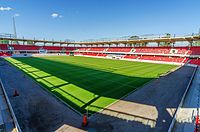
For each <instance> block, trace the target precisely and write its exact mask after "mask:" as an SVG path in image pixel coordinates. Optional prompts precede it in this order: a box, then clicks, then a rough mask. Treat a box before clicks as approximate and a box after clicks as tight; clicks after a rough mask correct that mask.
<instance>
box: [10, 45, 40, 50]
mask: <svg viewBox="0 0 200 132" xmlns="http://www.w3.org/2000/svg"><path fill="white" fill-rule="evenodd" d="M10 46H12V47H13V48H14V50H39V49H40V47H39V46H34V45H10Z"/></svg>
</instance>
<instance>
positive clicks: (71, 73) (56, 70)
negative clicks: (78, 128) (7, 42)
mask: <svg viewBox="0 0 200 132" xmlns="http://www.w3.org/2000/svg"><path fill="white" fill-rule="evenodd" d="M14 59H15V60H17V61H18V62H16V63H15V62H13V64H14V65H16V66H18V68H19V69H21V70H23V71H24V72H26V74H28V75H30V76H31V77H32V78H34V79H36V80H37V81H38V80H42V82H40V81H38V82H39V83H40V84H41V85H43V86H44V87H45V88H47V89H48V90H49V91H50V92H52V93H54V94H55V95H56V96H58V97H59V98H61V99H62V100H63V101H65V102H66V103H67V104H69V105H70V106H72V107H73V108H75V109H76V110H78V111H79V112H81V113H85V112H86V110H87V109H88V108H87V106H90V105H93V104H95V101H98V100H99V99H100V98H101V97H105V98H109V99H113V100H112V101H110V102H109V103H107V102H106V101H107V100H106V99H105V100H103V102H100V105H99V106H98V105H97V106H98V107H99V108H95V109H93V110H91V111H89V112H90V113H95V112H97V111H98V110H100V109H101V108H100V107H102V108H103V107H105V106H107V105H109V104H110V103H112V102H113V101H115V100H117V99H119V98H121V97H123V96H124V95H126V94H128V93H130V92H131V91H133V90H135V89H136V88H137V87H140V86H142V85H143V84H145V83H147V82H148V81H150V80H152V79H154V78H140V77H130V76H125V75H120V74H115V73H111V72H106V71H101V70H97V69H91V68H87V67H82V66H77V65H73V64H68V63H62V62H55V61H52V60H47V59H43V58H14ZM24 65H28V66H24ZM32 67H33V68H36V69H37V70H34V71H35V72H34V71H31V70H30V71H29V69H30V68H32ZM40 71H42V72H45V73H48V74H49V75H44V76H38V75H39V74H37V72H40ZM52 76H54V77H57V78H59V79H62V80H64V82H65V83H62V84H59V85H55V84H54V83H53V82H51V81H49V79H48V78H50V77H52ZM47 84H49V85H51V86H48V85H47ZM69 84H73V85H75V86H78V87H79V88H81V89H84V90H86V91H88V92H89V93H90V96H92V97H91V98H89V99H87V100H84V97H83V98H82V97H79V96H88V95H81V94H80V93H78V92H77V93H75V94H71V93H70V92H68V90H65V88H62V86H66V85H69ZM68 88H69V87H68ZM58 89H59V90H58ZM60 91H61V92H60ZM72 92H73V91H72ZM61 93H65V95H66V96H68V97H69V96H70V97H69V98H70V99H71V100H70V99H69V98H66V96H63V94H61ZM73 99H74V100H77V101H78V102H80V104H81V105H77V104H76V103H74V100H73Z"/></svg>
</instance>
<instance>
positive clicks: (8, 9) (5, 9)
mask: <svg viewBox="0 0 200 132" xmlns="http://www.w3.org/2000/svg"><path fill="white" fill-rule="evenodd" d="M10 10H12V8H10V7H2V6H1V7H0V11H10Z"/></svg>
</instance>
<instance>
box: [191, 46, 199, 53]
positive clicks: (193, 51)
mask: <svg viewBox="0 0 200 132" xmlns="http://www.w3.org/2000/svg"><path fill="white" fill-rule="evenodd" d="M190 51H191V54H192V55H200V47H197V46H195V47H191V48H190Z"/></svg>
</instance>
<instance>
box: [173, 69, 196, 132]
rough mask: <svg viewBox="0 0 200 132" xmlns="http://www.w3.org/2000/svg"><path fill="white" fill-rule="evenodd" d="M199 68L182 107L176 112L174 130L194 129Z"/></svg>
mask: <svg viewBox="0 0 200 132" xmlns="http://www.w3.org/2000/svg"><path fill="white" fill-rule="evenodd" d="M198 96H200V69H199V68H198V69H197V72H196V75H195V78H194V80H193V82H192V85H191V87H190V89H189V91H188V93H187V96H186V98H185V101H184V102H183V106H182V108H180V111H179V112H178V113H177V119H176V123H175V126H174V130H173V131H174V132H188V131H194V129H195V116H196V115H197V108H198V109H199V106H198V104H199V103H200V100H199V99H198Z"/></svg>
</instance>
